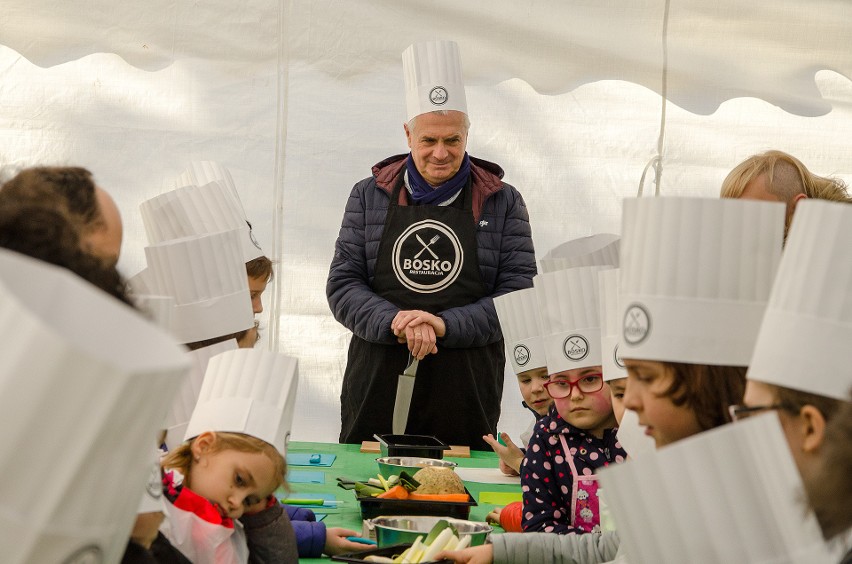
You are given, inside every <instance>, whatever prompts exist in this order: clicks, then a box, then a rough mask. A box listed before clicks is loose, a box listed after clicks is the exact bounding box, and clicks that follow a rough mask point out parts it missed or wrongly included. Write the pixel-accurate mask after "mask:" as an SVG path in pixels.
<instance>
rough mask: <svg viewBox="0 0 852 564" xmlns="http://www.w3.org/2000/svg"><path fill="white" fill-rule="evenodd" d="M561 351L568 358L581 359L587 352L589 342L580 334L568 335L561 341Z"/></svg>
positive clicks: (575, 360)
mask: <svg viewBox="0 0 852 564" xmlns="http://www.w3.org/2000/svg"><path fill="white" fill-rule="evenodd" d="M562 352H564V353H565V356H566V358H568V360H573V361H574V362H577V361H579V360H583V359H584V358H586V355H588V354H589V342H588V341H587V340H586V338H585V337H583V336H582V335H570V336H568V337H566V338H565V340H564V341H563V342H562Z"/></svg>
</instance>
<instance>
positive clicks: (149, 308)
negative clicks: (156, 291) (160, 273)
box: [132, 294, 175, 333]
mask: <svg viewBox="0 0 852 564" xmlns="http://www.w3.org/2000/svg"><path fill="white" fill-rule="evenodd" d="M132 298H133V304H134V305H135V306H136V308H137V309H139V311H140V312H142V315H144V316H145V317H146V318H147V319H148V320H149V321H151V322H153V323H154V324H155V325H157V326H158V327H161V328H163V329H165V330H166V331H168V332H169V333H171V331H172V323H173V321H172V320H173V318H174V313H175V299H174V298H173V297H172V296H155V295H151V294H138V295H137V294H134V295H133V296H132Z"/></svg>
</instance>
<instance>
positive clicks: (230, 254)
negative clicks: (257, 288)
mask: <svg viewBox="0 0 852 564" xmlns="http://www.w3.org/2000/svg"><path fill="white" fill-rule="evenodd" d="M240 236H241V234H240V232H239V231H223V232H221V233H213V234H210V235H203V236H200V237H185V238H183V239H175V240H172V241H166V242H164V243H160V244H157V245H152V246H150V247H145V256H146V257H147V259H148V271H150V272H151V274H153V278H154V280H155V283H154V284H155V286H156V288H155V290H156V293H157V294H164V295H168V296H172V297H174V299H175V303H176V305H175V312H174V318H173V325H172V327H173V331H174V335H175V336H176V337H177V338H178V340H179V341H180V342H182V343H193V342H196V341H203V340H206V339H213V338H216V337H221V336H224V335H230V334H232V333H236V332H238V331H243V330H245V329H248V328H250V327H251V326H252V325H253V324H254V313H253V311H252V307H251V295H250V294H249V289H248V278H247V277H246V268H245V263H244V262H243V258H242V254H241V252H240Z"/></svg>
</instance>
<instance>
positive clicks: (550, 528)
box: [521, 408, 627, 534]
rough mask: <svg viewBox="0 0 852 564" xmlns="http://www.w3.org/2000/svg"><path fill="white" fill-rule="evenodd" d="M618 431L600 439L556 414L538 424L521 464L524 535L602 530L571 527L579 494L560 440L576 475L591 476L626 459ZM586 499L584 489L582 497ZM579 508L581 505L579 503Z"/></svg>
mask: <svg viewBox="0 0 852 564" xmlns="http://www.w3.org/2000/svg"><path fill="white" fill-rule="evenodd" d="M616 431H617V428H613V429H607V430H606V431H604V436H603V438H600V439H598V438H596V437H594V436H593V435H591V434H587V433H586V431H583V430H582V429H578V428H577V427H574V426H573V425H571V424H569V423H568V422H566V421H565V420H564V419H562V417H560V416H559V414H558V413H557V412H556V409H555V408H552V409H551V411H550V413H549V414H548V415H546V416H545V417H543V418H542V419H541V420H540V421H539V422H538V424H537V425H536V429H535V434H534V435H533V436H532V438H531V439H530V443H529V445H528V447H527V453H526V457H525V458H524V460H523V462H522V463H521V489H522V490H523V500H524V501H523V515H522V526H523V529H524V531H525V532H531V531H539V532H547V533H559V534H567V533H585V532H590V531H591V530H598V529H599V527H594V528H592V527H588V528H584V527H581V526H579V524H577V526H572V525H571V516H572V501H574V502H575V503H576V502H577V501H578V500H576V499H574V500H572V497H573V496H572V489H573V490H576V488H573V485H574V484H573V478H572V476H571V468H570V464H569V461H568V460H567V459H566V457H565V453H564V452H563V447H562V442H561V441H560V436H564V438H565V443H566V445H567V447H568V449H569V451H570V452H569V454H570V455H571V456H572V457H573V461H574V467H575V468H576V470H577V473H578V474H579V475H586V476H592V475H594V473H595V471H596V470H597V469H598V468H603V467H605V466H608V465H609V464H610V463H618V462H623V461H624V460H625V459H626V458H627V453H626V452H625V451H624V449H623V448H622V447H621V444H620V443H619V442H618V440H617V439H616V436H615V433H616ZM574 495H577V493H575V494H574ZM585 495H586V492H585V491H584V490H583V489H582V488H581V489H580V490H579V496H585ZM580 503H583V501H582V500H580ZM594 507H595V508H596V507H597V503H595V504H594ZM593 520H594V523H595V524H597V523H599V522H600V515H594V516H593Z"/></svg>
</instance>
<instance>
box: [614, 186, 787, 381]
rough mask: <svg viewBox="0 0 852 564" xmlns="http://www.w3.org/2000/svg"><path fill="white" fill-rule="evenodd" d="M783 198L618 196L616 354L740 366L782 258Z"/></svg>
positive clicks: (744, 362) (748, 357)
mask: <svg viewBox="0 0 852 564" xmlns="http://www.w3.org/2000/svg"><path fill="white" fill-rule="evenodd" d="M784 211H785V208H784V205H783V204H781V203H778V202H756V201H746V200H732V199H720V198H715V199H704V198H675V197H671V198H670V197H662V198H628V199H626V200H624V215H623V222H624V223H623V232H622V240H621V273H620V288H619V297H618V298H619V308H620V310H621V314H620V316H619V317H620V318H621V323H622V331H621V340H620V344H619V350H620V353H621V356H622V357H623V358H636V359H642V360H656V361H668V362H687V363H693V364H711V365H728V366H747V365H748V363H749V360H751V353H752V349H753V348H754V341H755V339H756V338H757V331H758V328H759V327H760V321H761V319H762V318H763V312H764V310H765V308H766V302H767V300H768V299H769V291H770V289H771V287H772V280H773V278H774V276H775V271H776V270H777V267H778V263H779V261H780V259H781V245H782V244H783V238H784Z"/></svg>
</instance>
